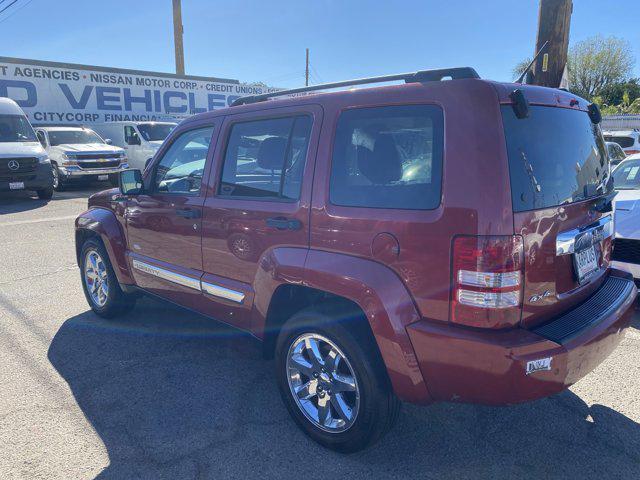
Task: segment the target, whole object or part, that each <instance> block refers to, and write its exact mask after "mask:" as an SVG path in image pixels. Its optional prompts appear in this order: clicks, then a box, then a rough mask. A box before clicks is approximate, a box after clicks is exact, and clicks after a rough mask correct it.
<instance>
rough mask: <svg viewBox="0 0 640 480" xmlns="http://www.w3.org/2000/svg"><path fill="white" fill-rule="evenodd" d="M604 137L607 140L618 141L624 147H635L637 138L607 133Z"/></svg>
mask: <svg viewBox="0 0 640 480" xmlns="http://www.w3.org/2000/svg"><path fill="white" fill-rule="evenodd" d="M604 139H605V140H606V141H607V142H613V143H617V144H618V145H620V146H621V147H622V148H629V147H633V144H634V143H635V140H634V139H633V137H614V136H611V135H605V137H604Z"/></svg>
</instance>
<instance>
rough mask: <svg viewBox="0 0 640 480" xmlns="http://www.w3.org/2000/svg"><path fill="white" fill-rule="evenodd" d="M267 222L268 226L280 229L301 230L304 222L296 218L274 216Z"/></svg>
mask: <svg viewBox="0 0 640 480" xmlns="http://www.w3.org/2000/svg"><path fill="white" fill-rule="evenodd" d="M266 223H267V227H272V228H277V229H278V230H300V229H301V228H302V222H301V221H300V220H296V219H295V218H294V219H289V218H285V217H272V218H267V220H266Z"/></svg>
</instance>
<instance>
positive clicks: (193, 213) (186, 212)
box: [176, 208, 201, 218]
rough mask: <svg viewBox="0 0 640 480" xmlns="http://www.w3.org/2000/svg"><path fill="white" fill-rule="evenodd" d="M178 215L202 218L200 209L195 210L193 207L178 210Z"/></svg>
mask: <svg viewBox="0 0 640 480" xmlns="http://www.w3.org/2000/svg"><path fill="white" fill-rule="evenodd" d="M176 215H178V216H179V217H183V218H200V215H201V214H200V210H193V209H191V208H185V209H183V210H181V209H178V210H176Z"/></svg>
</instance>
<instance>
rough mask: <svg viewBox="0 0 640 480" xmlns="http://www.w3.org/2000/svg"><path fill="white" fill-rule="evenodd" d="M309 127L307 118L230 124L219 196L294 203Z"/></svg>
mask: <svg viewBox="0 0 640 480" xmlns="http://www.w3.org/2000/svg"><path fill="white" fill-rule="evenodd" d="M311 125H312V120H311V117H309V116H306V115H301V116H296V117H286V118H271V119H267V120H257V121H252V122H243V123H236V124H235V125H233V127H232V129H231V134H230V135H229V141H228V143H227V151H226V153H225V158H224V166H223V168H222V182H221V184H220V189H219V194H220V195H222V196H230V197H255V198H265V199H275V200H297V199H298V198H299V197H300V187H301V185H302V173H303V171H304V165H305V161H306V157H307V148H308V146H309V137H310V135H311Z"/></svg>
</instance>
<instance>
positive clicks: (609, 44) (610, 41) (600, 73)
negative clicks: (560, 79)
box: [568, 35, 635, 99]
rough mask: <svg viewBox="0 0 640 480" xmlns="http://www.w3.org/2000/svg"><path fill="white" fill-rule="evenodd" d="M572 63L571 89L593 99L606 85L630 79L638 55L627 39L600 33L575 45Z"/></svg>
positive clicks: (570, 55) (570, 54)
mask: <svg viewBox="0 0 640 480" xmlns="http://www.w3.org/2000/svg"><path fill="white" fill-rule="evenodd" d="M568 63H569V85H570V88H571V91H572V92H574V93H576V94H578V95H580V96H582V97H585V98H587V99H591V98H592V97H593V96H594V95H599V94H600V93H601V92H602V90H603V89H605V88H606V87H608V86H610V85H612V84H615V83H621V82H623V81H624V80H626V79H627V78H628V77H629V74H630V73H631V70H632V69H633V65H634V63H635V59H634V57H633V54H632V48H631V44H630V43H629V42H628V41H627V40H623V39H621V38H617V37H607V38H604V37H602V36H601V35H597V36H595V37H590V38H587V39H586V40H582V41H581V42H578V43H576V44H575V45H573V46H572V47H571V48H570V49H569V58H568Z"/></svg>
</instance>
